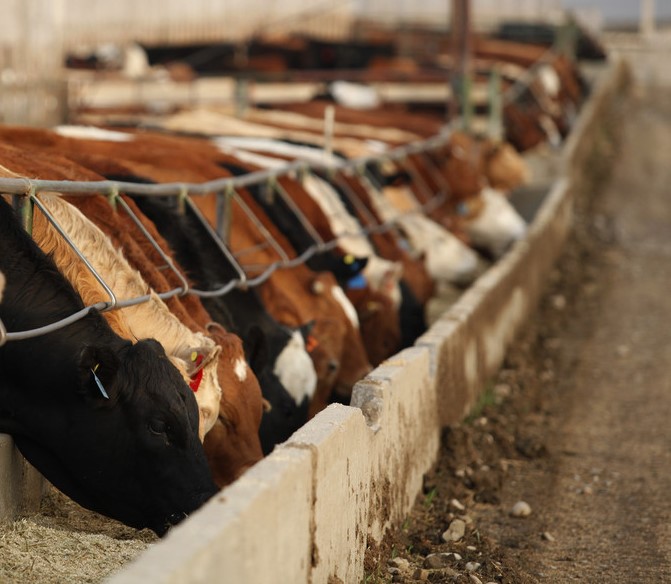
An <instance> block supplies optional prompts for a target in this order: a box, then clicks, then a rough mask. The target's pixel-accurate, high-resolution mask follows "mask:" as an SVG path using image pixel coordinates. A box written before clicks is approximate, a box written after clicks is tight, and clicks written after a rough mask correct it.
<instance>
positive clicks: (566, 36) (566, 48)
mask: <svg viewBox="0 0 671 584" xmlns="http://www.w3.org/2000/svg"><path fill="white" fill-rule="evenodd" d="M577 44H578V25H577V24H576V22H575V19H574V18H573V16H572V15H569V16H568V17H567V18H566V20H565V22H564V23H563V24H562V25H561V26H560V27H559V28H558V29H557V36H556V38H555V50H556V51H557V52H558V53H559V54H561V55H564V56H565V57H567V58H568V59H570V60H571V61H574V60H575V56H576V49H577Z"/></svg>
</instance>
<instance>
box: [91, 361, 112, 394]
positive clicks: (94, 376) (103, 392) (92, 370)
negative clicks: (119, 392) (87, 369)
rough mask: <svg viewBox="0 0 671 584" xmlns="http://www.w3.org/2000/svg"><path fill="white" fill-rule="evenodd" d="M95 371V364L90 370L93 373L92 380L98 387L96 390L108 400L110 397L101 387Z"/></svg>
mask: <svg viewBox="0 0 671 584" xmlns="http://www.w3.org/2000/svg"><path fill="white" fill-rule="evenodd" d="M96 369H98V364H97V363H96V366H95V367H94V368H93V369H91V373H93V379H94V381H95V382H96V385H97V386H98V389H99V390H100V393H102V394H103V397H104V398H105V399H109V398H110V396H109V395H107V392H106V391H105V388H104V387H103V382H102V381H100V378H99V377H98V376H97V375H96Z"/></svg>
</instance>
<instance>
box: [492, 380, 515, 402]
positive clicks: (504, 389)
mask: <svg viewBox="0 0 671 584" xmlns="http://www.w3.org/2000/svg"><path fill="white" fill-rule="evenodd" d="M511 392H512V390H511V388H510V385H508V384H507V383H497V384H496V385H495V386H494V397H498V398H500V399H505V398H507V397H509V396H510V393H511Z"/></svg>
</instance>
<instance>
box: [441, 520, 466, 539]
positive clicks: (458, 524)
mask: <svg viewBox="0 0 671 584" xmlns="http://www.w3.org/2000/svg"><path fill="white" fill-rule="evenodd" d="M465 533H466V523H465V522H464V521H462V520H461V519H455V520H453V521H452V523H450V526H449V527H448V528H447V531H445V532H444V533H443V541H445V542H447V543H449V542H451V541H459V540H460V539H461V538H462V537H464V534H465Z"/></svg>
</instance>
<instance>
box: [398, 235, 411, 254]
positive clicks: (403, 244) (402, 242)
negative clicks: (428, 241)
mask: <svg viewBox="0 0 671 584" xmlns="http://www.w3.org/2000/svg"><path fill="white" fill-rule="evenodd" d="M398 246H399V247H400V248H401V249H402V250H403V251H412V246H411V245H410V242H409V241H408V240H407V239H406V238H405V237H399V238H398Z"/></svg>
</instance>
